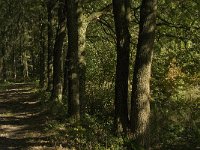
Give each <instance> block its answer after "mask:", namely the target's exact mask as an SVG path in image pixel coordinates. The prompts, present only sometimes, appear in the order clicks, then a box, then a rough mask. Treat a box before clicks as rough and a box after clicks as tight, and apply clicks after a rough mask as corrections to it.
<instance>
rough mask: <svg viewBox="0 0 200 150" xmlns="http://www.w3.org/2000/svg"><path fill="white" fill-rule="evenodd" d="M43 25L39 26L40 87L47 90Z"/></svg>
mask: <svg viewBox="0 0 200 150" xmlns="http://www.w3.org/2000/svg"><path fill="white" fill-rule="evenodd" d="M44 29H45V26H44V24H42V25H41V29H40V47H41V50H40V87H41V88H43V89H46V88H47V50H46V47H45V37H44Z"/></svg>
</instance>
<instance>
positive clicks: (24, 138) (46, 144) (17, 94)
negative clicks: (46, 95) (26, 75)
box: [0, 83, 60, 150]
mask: <svg viewBox="0 0 200 150" xmlns="http://www.w3.org/2000/svg"><path fill="white" fill-rule="evenodd" d="M36 91H37V90H36V86H35V85H34V84H31V83H29V84H28V83H15V84H9V85H7V86H1V87H0V150H10V149H14V150H17V149H20V150H27V149H30V150H35V149H36V150H40V149H47V150H49V149H53V150H54V149H60V148H56V145H55V143H53V142H52V137H51V136H52V135H51V134H49V133H46V132H45V126H46V121H47V120H48V115H47V114H46V112H45V111H44V108H43V107H42V105H41V102H40V101H39V100H38V95H37V92H36Z"/></svg>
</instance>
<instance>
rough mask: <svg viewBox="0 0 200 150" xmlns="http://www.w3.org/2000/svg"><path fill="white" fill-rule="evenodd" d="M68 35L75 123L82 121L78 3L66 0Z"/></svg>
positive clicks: (71, 111) (70, 104) (70, 97)
mask: <svg viewBox="0 0 200 150" xmlns="http://www.w3.org/2000/svg"><path fill="white" fill-rule="evenodd" d="M66 4H67V29H68V30H67V31H68V32H67V33H68V52H67V55H68V57H67V58H68V60H67V61H68V62H69V64H67V66H69V69H68V73H69V74H68V113H69V116H70V118H72V119H73V120H74V121H78V120H79V119H80V93H79V64H78V62H79V59H78V44H79V42H78V26H79V24H78V15H79V13H80V12H79V10H78V2H77V1H74V0H66Z"/></svg>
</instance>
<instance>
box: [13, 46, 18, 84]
mask: <svg viewBox="0 0 200 150" xmlns="http://www.w3.org/2000/svg"><path fill="white" fill-rule="evenodd" d="M15 55H16V52H15V49H14V48H13V58H12V59H13V78H14V80H16V79H17V63H16V56H15Z"/></svg>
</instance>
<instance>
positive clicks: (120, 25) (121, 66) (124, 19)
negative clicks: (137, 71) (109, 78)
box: [113, 0, 130, 133]
mask: <svg viewBox="0 0 200 150" xmlns="http://www.w3.org/2000/svg"><path fill="white" fill-rule="evenodd" d="M129 11H130V1H129V0H117V1H116V0H113V13H114V21H115V33H116V41H117V43H116V49H117V66H116V79H115V117H114V127H115V131H116V132H119V131H120V130H121V129H122V128H123V131H124V133H126V132H127V129H128V124H129V118H128V106H127V105H128V75H129V52H130V34H129V29H128V24H129Z"/></svg>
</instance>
